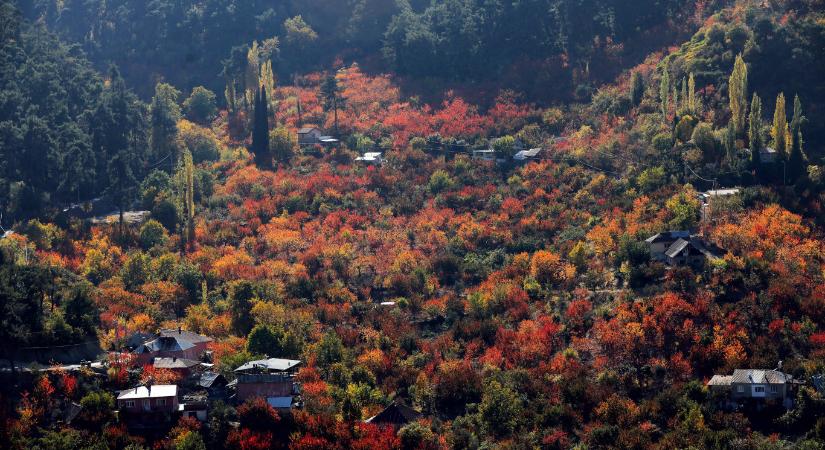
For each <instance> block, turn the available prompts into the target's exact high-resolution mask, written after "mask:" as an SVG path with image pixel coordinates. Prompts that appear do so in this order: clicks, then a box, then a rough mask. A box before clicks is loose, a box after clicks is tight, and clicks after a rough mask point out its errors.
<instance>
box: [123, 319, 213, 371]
mask: <svg viewBox="0 0 825 450" xmlns="http://www.w3.org/2000/svg"><path fill="white" fill-rule="evenodd" d="M210 342H212V338H210V337H207V336H202V335H200V334H197V333H193V332H191V331H186V330H183V329H181V328H178V329H163V330H160V331H159V332H158V333H157V334H156V335H155V337H154V338H153V339H151V340H149V341H147V342H145V343H143V344H141V345H139V346H138V347H137V348H136V349H135V350H134V354H135V357H136V363H137V364H149V363H151V362H152V360H153V359H154V358H161V357H167V358H182V359H191V360H200V358H201V356H202V355H203V354H204V353H205V352H206V351H207V345H208V344H209V343H210Z"/></svg>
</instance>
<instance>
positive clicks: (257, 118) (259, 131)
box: [250, 89, 272, 169]
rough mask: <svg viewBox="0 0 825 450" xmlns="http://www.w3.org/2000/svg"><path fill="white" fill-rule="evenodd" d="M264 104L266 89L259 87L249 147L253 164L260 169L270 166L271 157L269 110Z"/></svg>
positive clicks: (265, 102)
mask: <svg viewBox="0 0 825 450" xmlns="http://www.w3.org/2000/svg"><path fill="white" fill-rule="evenodd" d="M266 104H267V100H266V90H263V89H261V90H260V91H259V92H258V93H257V94H256V95H255V111H254V114H253V121H252V148H251V149H250V150H251V151H252V154H253V155H254V156H255V164H256V165H257V166H258V167H259V168H261V169H270V168H272V157H271V156H270V154H269V112H268V109H267V105H266Z"/></svg>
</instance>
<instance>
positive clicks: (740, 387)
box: [736, 385, 745, 394]
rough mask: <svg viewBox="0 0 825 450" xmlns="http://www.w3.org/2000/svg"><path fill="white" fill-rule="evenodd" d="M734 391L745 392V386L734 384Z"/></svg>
mask: <svg viewBox="0 0 825 450" xmlns="http://www.w3.org/2000/svg"><path fill="white" fill-rule="evenodd" d="M736 392H739V393H740V394H741V393H743V392H745V386H742V385H739V386H736Z"/></svg>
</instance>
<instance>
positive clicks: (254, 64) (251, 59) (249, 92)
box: [244, 41, 260, 107]
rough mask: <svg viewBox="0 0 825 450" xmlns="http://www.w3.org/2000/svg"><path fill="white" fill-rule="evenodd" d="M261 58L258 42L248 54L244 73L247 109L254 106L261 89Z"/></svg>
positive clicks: (254, 43)
mask: <svg viewBox="0 0 825 450" xmlns="http://www.w3.org/2000/svg"><path fill="white" fill-rule="evenodd" d="M259 77H260V57H259V52H258V41H253V42H252V47H250V48H249V51H247V52H246V69H245V71H244V93H245V98H246V105H247V107H249V106H253V107H254V105H253V103H254V102H255V96H256V95H257V94H258V88H259V87H260V83H259V80H260V78H259Z"/></svg>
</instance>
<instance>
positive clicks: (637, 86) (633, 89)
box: [630, 72, 645, 106]
mask: <svg viewBox="0 0 825 450" xmlns="http://www.w3.org/2000/svg"><path fill="white" fill-rule="evenodd" d="M644 94H645V82H644V79H643V78H642V74H640V73H639V72H633V77H632V78H631V82H630V102H631V103H632V104H633V106H639V103H641V102H642V97H644Z"/></svg>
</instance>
